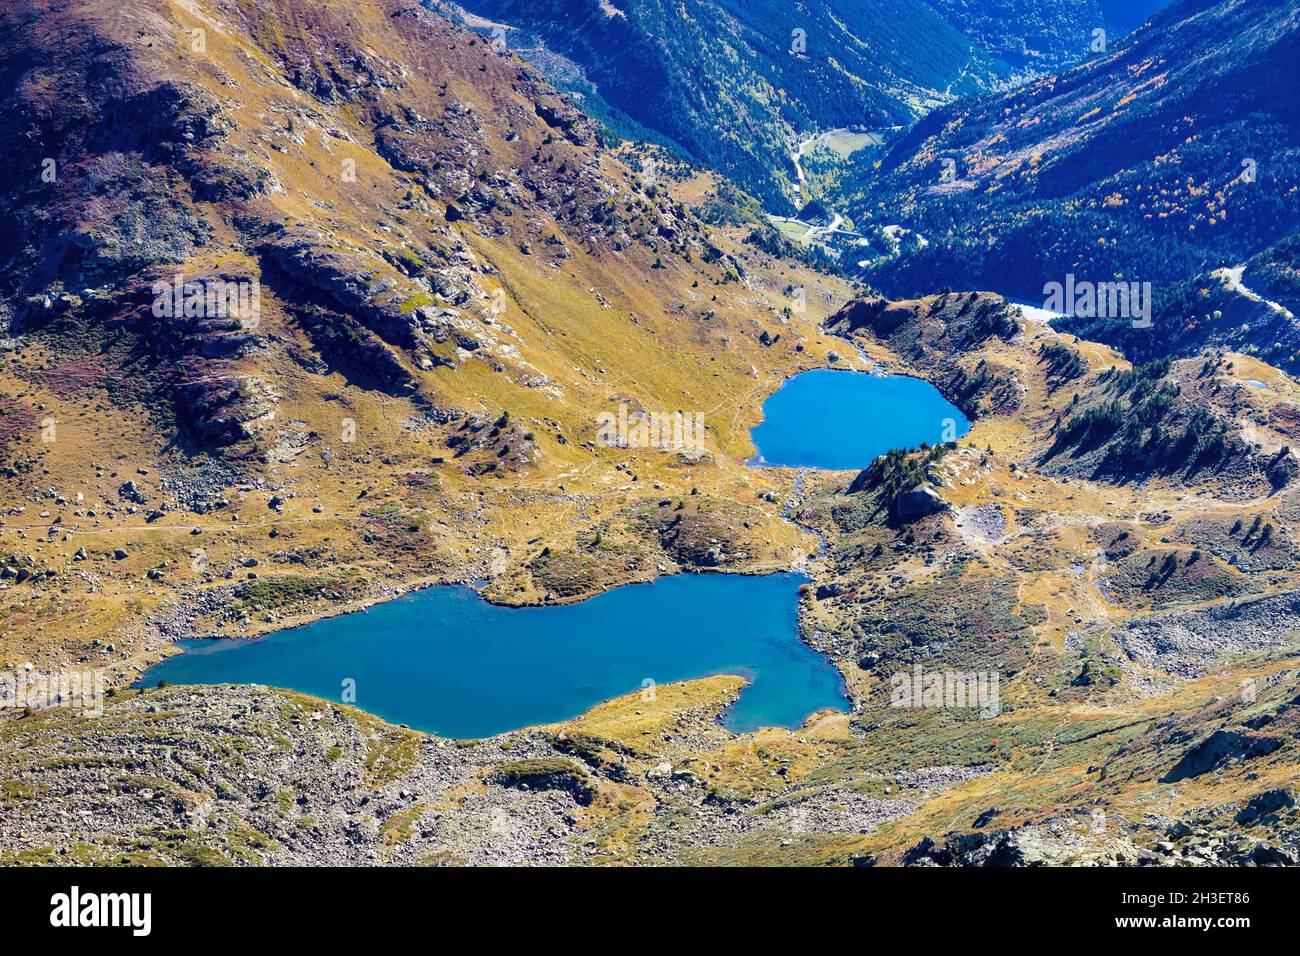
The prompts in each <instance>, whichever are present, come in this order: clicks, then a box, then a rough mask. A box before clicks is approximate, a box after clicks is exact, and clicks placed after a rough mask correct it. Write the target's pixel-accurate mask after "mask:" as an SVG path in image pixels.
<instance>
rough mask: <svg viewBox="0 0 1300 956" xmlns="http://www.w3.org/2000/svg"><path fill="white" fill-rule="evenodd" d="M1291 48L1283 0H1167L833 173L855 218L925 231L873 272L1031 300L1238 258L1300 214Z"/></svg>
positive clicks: (1296, 32)
mask: <svg viewBox="0 0 1300 956" xmlns="http://www.w3.org/2000/svg"><path fill="white" fill-rule="evenodd" d="M1298 53H1300V27H1298V25H1297V9H1296V7H1295V4H1294V3H1291V2H1288V0H1261V2H1252V3H1245V4H1243V3H1239V2H1234V0H1182V2H1179V3H1176V4H1174V5H1173V6H1171V7H1169V8H1167V9H1166V10H1164V11H1162V12H1160V13H1158V14H1157V15H1156V16H1155V17H1154V18H1153V19H1152V20H1151V21H1150V23H1149V24H1148V25H1147V26H1145V27H1143V28H1142V29H1140V30H1138V31H1137V32H1136V33H1135V34H1133V35H1132V36H1131V37H1129V38H1127V39H1126V40H1124V41H1122V42H1121V43H1119V44H1116V45H1114V46H1113V47H1112V52H1110V53H1109V54H1106V55H1102V56H1098V57H1096V58H1094V59H1092V60H1090V61H1088V62H1087V63H1084V64H1082V65H1080V66H1078V67H1075V68H1074V69H1071V70H1068V71H1066V72H1064V73H1062V74H1060V75H1059V76H1052V77H1045V78H1043V79H1040V80H1037V81H1034V82H1031V83H1029V84H1028V85H1026V86H1024V87H1022V88H1020V89H1017V90H1015V91H1013V92H1011V93H1007V94H1003V95H995V96H988V97H984V98H979V99H975V100H969V101H963V102H959V103H956V104H953V105H952V106H949V107H946V108H942V109H940V110H937V111H935V112H934V113H932V114H931V115H930V116H928V117H926V118H925V119H924V120H922V121H921V122H920V123H918V124H917V126H916V127H915V128H914V129H913V130H912V131H911V132H910V133H909V134H908V135H907V136H906V137H905V138H904V139H903V140H901V141H900V142H899V143H897V144H896V146H895V147H894V148H893V149H892V150H891V152H890V153H889V155H888V156H887V157H886V158H885V159H884V160H883V161H882V163H881V164H880V166H879V168H878V169H871V168H862V169H859V176H858V178H857V180H856V182H849V184H848V186H847V188H846V198H845V199H844V202H845V204H846V205H847V206H848V208H849V210H850V213H851V215H852V217H853V219H854V221H855V222H857V223H858V224H859V225H862V224H863V223H868V222H875V223H881V224H883V223H902V224H903V225H905V226H907V227H909V228H913V229H916V230H917V231H918V232H919V233H920V234H921V236H922V237H923V238H924V240H925V242H924V243H921V244H919V246H920V247H919V248H911V249H909V250H907V251H906V252H905V254H903V255H901V256H899V257H896V258H894V259H892V260H890V261H888V262H885V263H884V264H882V265H880V266H879V267H878V268H877V269H876V270H875V271H874V272H873V274H872V278H873V280H874V281H876V282H878V283H879V284H880V285H881V286H882V287H884V288H886V289H887V290H892V291H895V292H908V293H913V292H922V291H926V290H928V289H930V288H932V287H933V285H934V284H935V282H936V281H942V282H943V284H945V285H949V286H953V287H979V288H994V289H998V290H1000V291H1003V292H1006V293H1008V294H1015V295H1020V296H1026V297H1030V298H1034V299H1038V298H1040V297H1041V296H1042V295H1043V294H1044V291H1043V285H1044V284H1045V283H1047V282H1049V281H1057V282H1064V281H1065V276H1066V274H1067V273H1074V274H1075V275H1076V276H1077V278H1079V279H1081V280H1083V279H1086V280H1090V281H1094V282H1096V281H1107V280H1113V279H1125V280H1128V281H1136V282H1152V283H1154V284H1156V285H1157V286H1160V285H1162V284H1167V283H1172V282H1176V281H1179V280H1183V279H1187V278H1190V277H1192V276H1194V275H1197V274H1198V273H1201V272H1204V271H1208V270H1209V269H1211V268H1215V267H1218V266H1221V265H1235V264H1239V263H1241V262H1244V261H1245V259H1246V258H1248V257H1249V256H1251V255H1253V254H1255V253H1257V252H1259V251H1261V250H1262V249H1264V248H1265V247H1266V246H1268V245H1269V244H1271V243H1272V242H1274V241H1276V240H1278V239H1280V238H1282V237H1283V236H1284V235H1286V234H1287V232H1289V231H1290V230H1292V229H1294V226H1295V222H1296V220H1297V216H1298V215H1300V195H1298V194H1297V193H1296V191H1295V187H1294V184H1295V182H1296V179H1297V175H1298V174H1300V151H1298V149H1300V108H1298V107H1297V104H1296V102H1295V99H1294V97H1290V96H1288V95H1286V92H1285V91H1287V90H1289V89H1293V88H1294V87H1295V85H1296V81H1297V79H1300V68H1297V66H1296V64H1297V54H1298ZM914 245H918V244H914ZM1159 292H1160V290H1159V288H1157V295H1159ZM1180 318H1185V317H1180V316H1172V317H1170V321H1171V322H1176V321H1177V320H1178V319H1180Z"/></svg>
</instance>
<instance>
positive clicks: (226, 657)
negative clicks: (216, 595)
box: [139, 574, 846, 738]
mask: <svg viewBox="0 0 1300 956" xmlns="http://www.w3.org/2000/svg"><path fill="white" fill-rule="evenodd" d="M805 581H806V578H803V577H801V576H800V575H797V574H770V575H764V576H747V575H735V574H683V575H675V576H672V577H665V578H660V579H659V580H657V581H655V582H654V583H652V584H632V585H627V586H625V587H620V588H615V589H613V590H611V591H607V592H605V593H604V594H601V595H598V596H596V597H594V598H591V599H590V600H587V601H584V602H582V603H581V604H567V605H560V606H553V607H526V608H507V607H499V606H497V605H493V604H489V603H487V602H486V601H484V600H482V599H481V598H480V597H479V596H478V595H477V594H475V593H474V592H473V591H470V590H469V589H468V588H463V587H433V588H427V589H425V590H422V591H417V592H414V593H412V594H409V595H406V596H404V597H401V598H398V599H396V600H393V601H389V602H386V603H384V604H379V605H376V606H374V607H372V608H370V609H369V610H368V611H366V612H358V613H354V614H347V615H343V616H340V617H335V618H329V619H326V620H323V621H316V622H313V623H311V624H307V625H304V626H302V627H296V628H292V629H289V630H285V631H280V632H278V633H276V634H274V635H271V636H269V637H266V638H262V639H259V640H246V639H232V640H204V639H199V640H188V641H182V642H180V643H181V645H182V646H183V647H184V649H185V653H183V654H177V655H175V656H173V657H170V658H168V659H167V660H165V661H163V662H162V663H160V664H157V665H155V666H154V667H151V668H150V669H149V670H148V671H146V672H145V674H144V675H143V676H142V677H141V679H140V682H139V683H140V684H141V685H148V686H152V685H153V684H155V683H156V682H157V681H159V680H164V679H165V680H168V681H170V682H171V683H173V684H226V683H230V684H269V685H271V686H274V687H285V688H289V689H291V690H297V691H302V692H304V693H307V694H311V695H313V696H316V697H322V698H325V699H327V700H334V701H339V700H341V695H342V689H343V682H344V680H345V679H351V680H354V681H355V682H356V684H355V687H356V699H355V701H354V703H355V704H356V705H357V706H358V707H360V708H361V709H363V710H366V711H369V712H370V713H373V714H377V715H378V716H380V717H383V718H384V719H386V720H388V721H391V722H393V723H401V724H407V725H408V726H411V727H414V728H416V729H418V730H425V731H428V732H430V733H436V734H440V735H442V736H446V737H457V738H470V737H486V736H489V735H491V734H496V733H501V732H503V731H507V730H515V729H518V728H520V727H526V726H528V725H530V724H541V723H550V722H552V721H558V720H564V719H566V718H569V717H574V716H577V715H578V714H580V713H582V712H583V711H586V710H588V709H589V708H591V707H593V706H595V705H596V704H598V703H600V702H601V701H604V700H608V699H610V698H611V697H617V696H619V695H621V694H626V693H629V692H631V691H638V690H642V688H643V687H645V686H647V685H645V683H644V682H645V681H647V680H648V681H653V682H654V683H655V684H664V683H667V682H669V681H676V680H684V679H686V678H692V677H703V676H707V675H711V674H738V675H740V676H742V677H746V678H748V679H749V680H750V681H751V683H750V684H749V686H748V687H746V688H745V690H744V692H743V693H742V694H741V696H740V699H739V700H738V701H737V702H736V704H735V705H734V706H732V707H731V708H730V709H729V710H728V711H727V712H726V714H725V715H724V718H723V723H724V725H725V726H727V727H728V728H729V729H731V730H733V731H735V732H737V733H743V732H745V731H748V730H753V729H755V728H757V727H763V726H785V727H796V726H798V725H799V724H800V723H802V721H803V719H804V718H805V717H807V716H808V715H809V714H811V713H812V712H813V711H816V710H819V709H821V708H826V707H829V708H834V709H837V710H845V709H846V701H845V696H844V685H843V681H842V679H841V677H840V674H839V672H838V671H837V670H836V669H835V668H834V666H832V665H831V663H830V662H829V661H828V660H827V659H826V658H825V657H823V656H822V655H821V654H818V653H817V652H816V651H814V650H812V649H811V648H810V647H808V646H807V645H806V644H804V643H803V642H802V641H801V640H800V639H799V634H798V629H797V623H796V609H797V605H798V589H799V585H800V584H802V583H804V582H805Z"/></svg>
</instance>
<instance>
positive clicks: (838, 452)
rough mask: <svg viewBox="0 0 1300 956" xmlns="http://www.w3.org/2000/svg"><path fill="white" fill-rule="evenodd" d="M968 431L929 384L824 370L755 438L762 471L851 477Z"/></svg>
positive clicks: (790, 394) (784, 393)
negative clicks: (900, 451) (891, 455)
mask: <svg viewBox="0 0 1300 956" xmlns="http://www.w3.org/2000/svg"><path fill="white" fill-rule="evenodd" d="M968 431H970V422H969V421H968V420H967V418H966V416H965V415H963V414H962V413H961V410H960V409H958V408H957V406H955V405H953V404H952V403H951V402H949V401H948V400H947V399H946V398H944V397H943V396H942V395H940V394H939V392H938V390H937V389H936V388H935V387H934V386H933V385H931V384H930V383H929V382H925V381H922V380H921V379H919V378H908V377H907V376H903V375H871V374H868V373H866V372H849V371H836V370H831V369H816V370H814V371H811V372H804V373H802V374H800V375H796V376H795V377H794V378H791V379H790V380H789V381H787V382H786V383H785V384H784V385H783V386H781V388H780V390H778V391H777V392H775V393H774V394H773V395H772V396H771V397H770V398H769V399H768V400H767V401H766V402H764V403H763V421H762V423H760V424H759V425H758V426H757V427H756V428H754V430H753V431H752V432H751V433H750V435H751V437H752V438H753V440H754V446H755V447H756V448H757V449H758V455H757V457H756V458H755V460H754V463H755V464H759V465H775V466H782V467H797V468H824V469H830V470H835V471H847V470H849V469H855V468H865V467H866V466H867V465H869V464H871V462H872V461H873V460H874V459H876V458H878V457H879V456H881V455H883V454H884V453H885V452H887V451H892V450H893V449H895V448H912V447H915V446H917V445H919V444H921V443H922V442H927V443H929V444H931V445H938V444H941V443H943V442H945V441H953V440H955V439H957V438H960V437H961V436H962V435H965V434H966V433H967V432H968Z"/></svg>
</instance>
